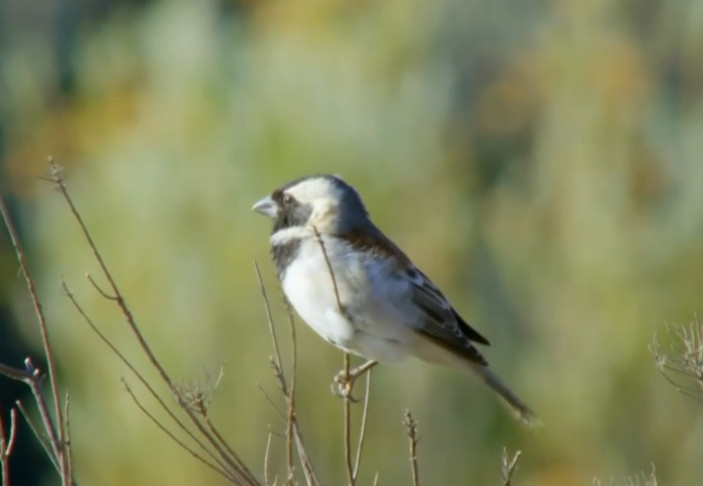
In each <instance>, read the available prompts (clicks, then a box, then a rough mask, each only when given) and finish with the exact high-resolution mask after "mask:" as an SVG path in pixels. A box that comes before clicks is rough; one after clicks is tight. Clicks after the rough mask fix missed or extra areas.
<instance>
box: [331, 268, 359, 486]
mask: <svg viewBox="0 0 703 486" xmlns="http://www.w3.org/2000/svg"><path fill="white" fill-rule="evenodd" d="M333 280H334V279H333ZM349 361H350V357H349V353H344V368H342V369H343V370H344V371H343V373H344V376H347V377H348V376H349ZM342 409H343V411H344V465H345V466H346V470H347V480H348V481H349V486H354V485H355V484H356V477H355V475H354V467H353V465H352V452H351V450H352V446H351V400H350V399H349V397H348V396H346V397H344V398H343V399H342Z"/></svg>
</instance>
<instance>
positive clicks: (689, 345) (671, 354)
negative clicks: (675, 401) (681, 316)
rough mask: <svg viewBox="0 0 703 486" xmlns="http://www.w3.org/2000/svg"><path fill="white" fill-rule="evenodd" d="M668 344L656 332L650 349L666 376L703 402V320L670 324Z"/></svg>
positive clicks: (656, 363)
mask: <svg viewBox="0 0 703 486" xmlns="http://www.w3.org/2000/svg"><path fill="white" fill-rule="evenodd" d="M666 334H667V336H668V341H669V342H668V345H667V346H664V345H663V344H662V343H661V342H660V341H659V337H658V336H657V335H656V334H655V336H654V339H653V340H652V343H651V344H650V346H649V350H650V352H651V353H652V355H653V356H654V363H655V365H656V366H657V368H658V369H659V371H660V372H661V374H662V376H663V377H664V378H665V379H666V380H667V381H668V382H669V383H671V384H672V385H673V386H674V388H676V390H677V391H679V392H681V393H682V394H684V395H686V396H688V397H690V398H693V399H694V400H696V401H698V402H701V403H703V322H701V321H699V320H696V321H695V322H693V323H691V324H689V325H688V326H685V325H670V326H667V327H666Z"/></svg>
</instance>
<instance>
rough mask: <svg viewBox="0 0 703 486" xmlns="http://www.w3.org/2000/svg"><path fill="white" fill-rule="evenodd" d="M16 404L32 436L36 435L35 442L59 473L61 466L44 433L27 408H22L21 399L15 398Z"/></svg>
mask: <svg viewBox="0 0 703 486" xmlns="http://www.w3.org/2000/svg"><path fill="white" fill-rule="evenodd" d="M15 404H16V405H17V408H18V410H19V411H20V413H21V414H22V417H24V420H25V422H27V425H29V428H30V429H31V430H32V433H33V434H34V437H36V439H37V442H39V444H40V445H41V446H42V448H43V449H44V452H45V453H46V457H48V458H49V460H50V461H51V464H53V465H54V469H56V472H57V473H61V468H60V467H59V464H58V463H57V462H56V458H55V457H54V454H53V452H52V450H51V445H50V444H48V443H47V441H46V438H45V437H44V435H43V434H42V433H41V432H40V431H39V427H37V425H36V424H35V423H34V421H33V420H32V418H31V417H30V416H29V412H27V409H26V408H24V405H23V404H22V402H21V401H19V400H17V401H16V402H15Z"/></svg>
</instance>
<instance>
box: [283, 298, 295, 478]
mask: <svg viewBox="0 0 703 486" xmlns="http://www.w3.org/2000/svg"><path fill="white" fill-rule="evenodd" d="M285 302H286V311H287V313H288V323H289V324H290V340H291V343H292V346H291V347H292V350H291V377H290V400H288V416H287V427H286V467H287V469H288V476H289V478H290V477H291V473H292V472H293V441H292V437H293V424H294V423H295V420H296V418H295V396H296V395H295V391H296V383H297V379H296V378H297V375H298V346H297V345H296V342H297V341H296V336H295V322H294V321H293V310H292V309H291V308H290V304H288V301H285Z"/></svg>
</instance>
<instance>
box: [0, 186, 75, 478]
mask: <svg viewBox="0 0 703 486" xmlns="http://www.w3.org/2000/svg"><path fill="white" fill-rule="evenodd" d="M0 214H2V219H3V221H4V223H5V227H6V228H7V231H8V233H9V235H10V241H11V242H12V247H13V248H14V250H15V256H16V257H17V262H18V263H19V265H20V270H21V273H22V275H23V276H24V280H25V282H26V284H27V290H28V292H29V295H30V297H31V299H32V304H33V306H34V313H35V315H36V318H37V323H38V325H39V333H40V335H41V341H42V347H43V351H44V356H46V362H47V365H48V374H49V386H50V389H51V396H52V401H53V411H54V415H55V417H56V421H57V423H58V424H59V426H58V427H57V426H55V424H54V422H53V419H52V418H51V415H50V414H49V413H48V404H47V403H46V402H45V401H43V402H42V403H41V406H40V413H41V415H42V421H43V422H44V426H45V429H46V433H47V434H48V436H49V440H50V442H51V448H52V450H53V452H54V454H55V456H56V459H57V461H58V463H59V466H60V475H61V484H62V485H63V486H71V484H72V482H73V478H71V477H70V476H69V475H68V472H69V469H71V467H70V466H69V464H68V458H67V454H66V451H65V437H64V430H63V423H64V420H63V411H62V409H61V402H60V400H59V387H58V382H57V378H56V364H55V360H54V353H53V351H52V349H51V343H50V342H49V332H48V329H47V326H46V317H45V316H44V310H43V308H42V305H41V302H40V300H39V295H38V294H37V289H36V286H35V284H34V279H33V278H32V275H31V273H30V271H29V266H28V264H27V260H26V258H25V254H24V250H23V249H22V245H21V243H20V241H19V237H18V236H17V231H16V230H15V227H14V225H13V224H12V221H11V220H10V214H9V212H8V210H7V207H6V206H5V202H4V201H3V200H2V198H0ZM30 382H31V383H33V384H34V385H36V386H33V387H32V392H33V393H34V391H35V389H39V390H40V386H39V383H38V371H37V379H35V380H31V381H30ZM30 382H28V381H25V383H28V384H29V383H30ZM39 396H41V395H37V394H35V399H38V397H39ZM37 405H39V401H38V400H37Z"/></svg>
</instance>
